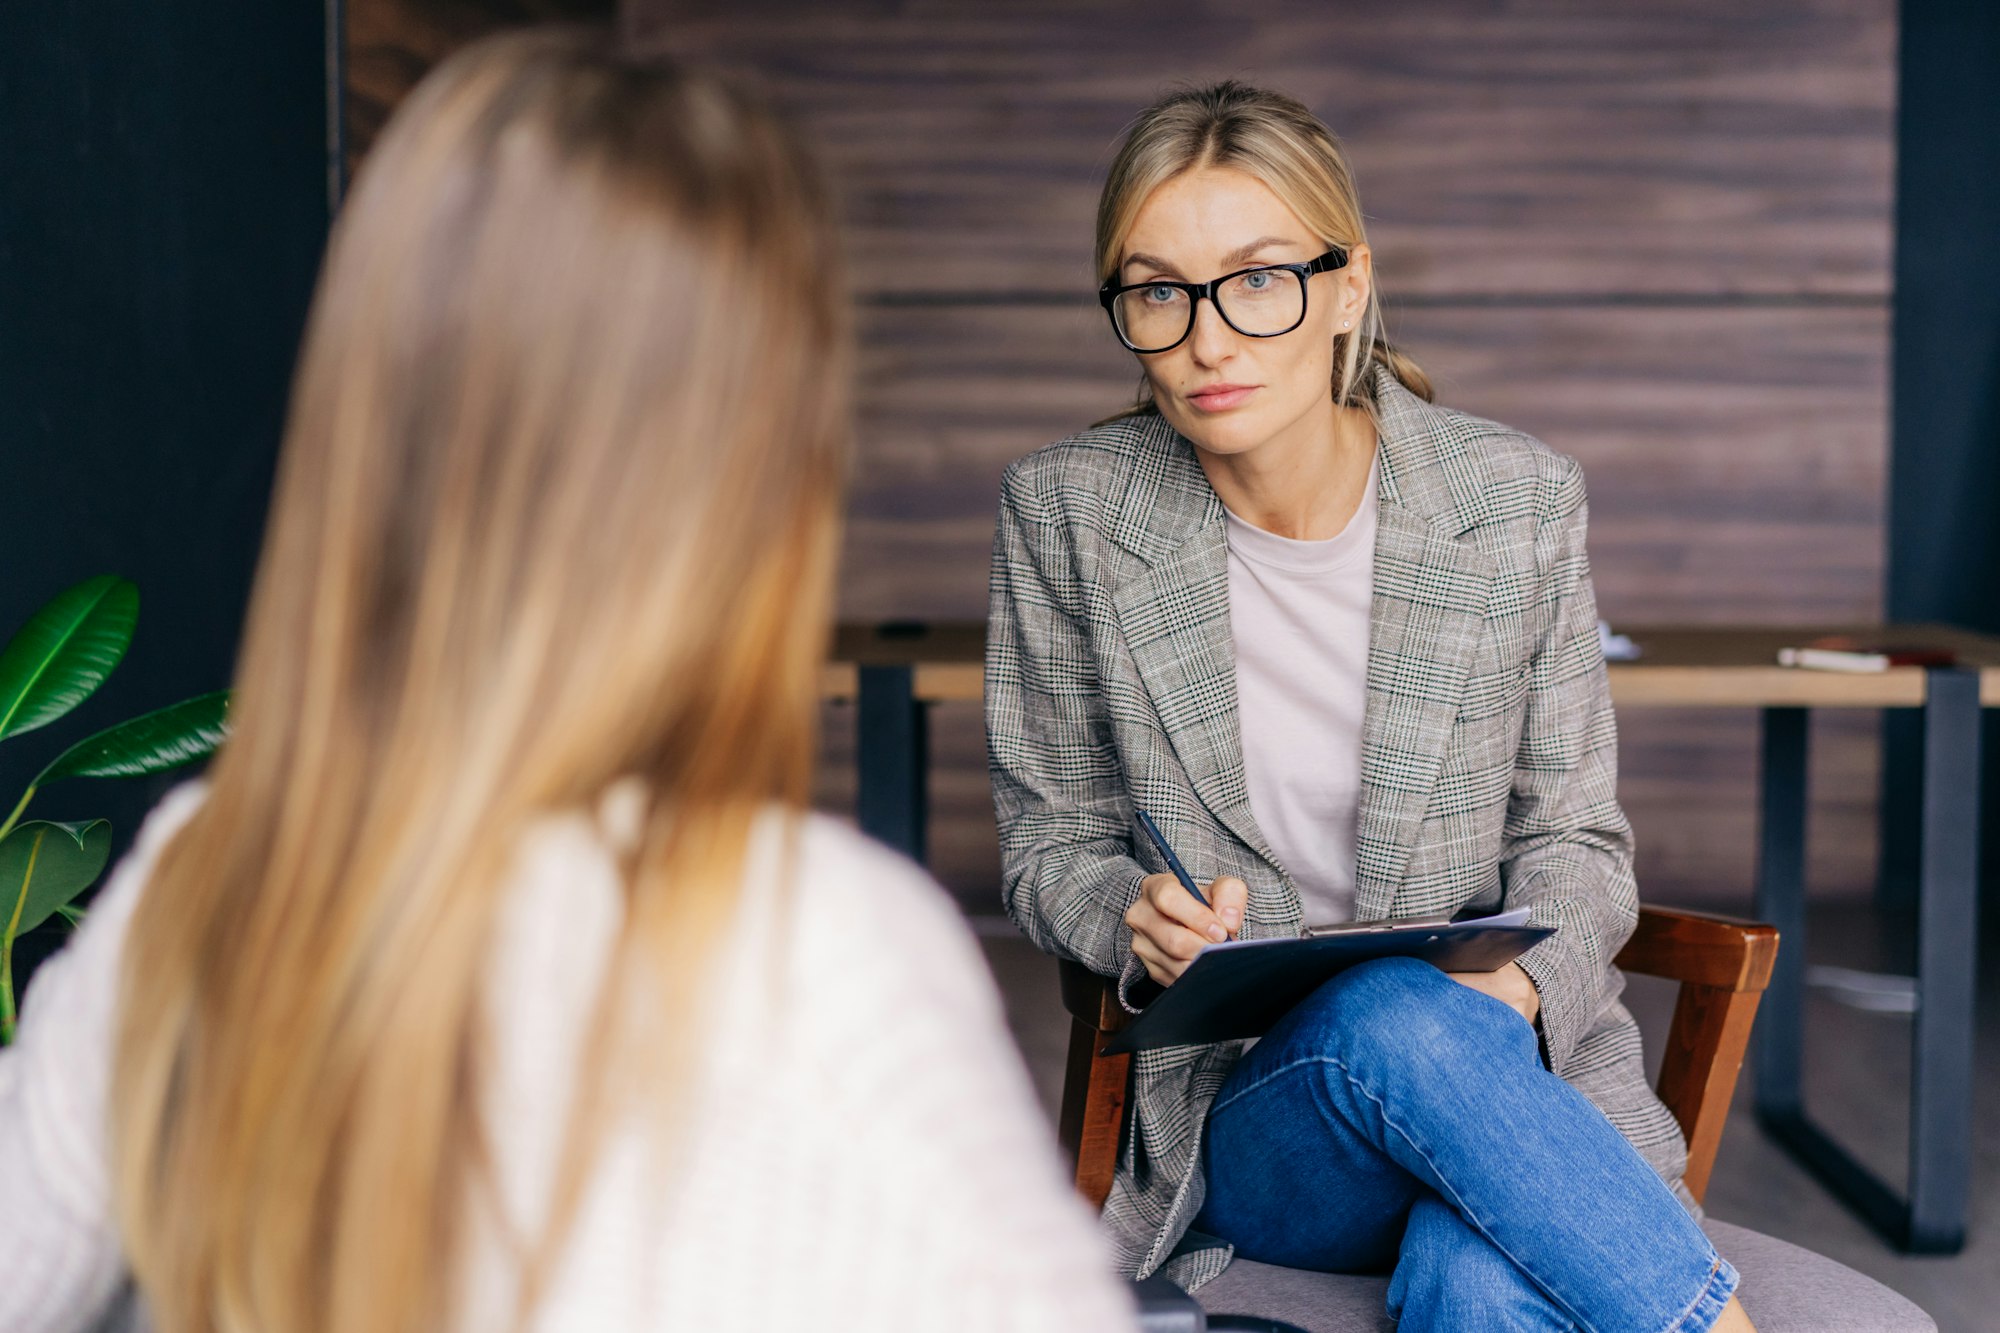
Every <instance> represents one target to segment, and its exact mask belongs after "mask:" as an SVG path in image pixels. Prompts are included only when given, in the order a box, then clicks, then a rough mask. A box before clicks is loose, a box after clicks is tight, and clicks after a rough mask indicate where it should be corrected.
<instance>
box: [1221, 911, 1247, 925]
mask: <svg viewBox="0 0 2000 1333" xmlns="http://www.w3.org/2000/svg"><path fill="white" fill-rule="evenodd" d="M1242 916H1243V913H1241V912H1239V911H1237V910H1236V909H1235V908H1234V907H1231V908H1227V909H1225V910H1224V911H1223V913H1222V919H1223V920H1224V921H1227V922H1228V923H1229V924H1230V925H1232V926H1233V925H1235V924H1236V923H1237V922H1238V921H1239V920H1241V919H1242Z"/></svg>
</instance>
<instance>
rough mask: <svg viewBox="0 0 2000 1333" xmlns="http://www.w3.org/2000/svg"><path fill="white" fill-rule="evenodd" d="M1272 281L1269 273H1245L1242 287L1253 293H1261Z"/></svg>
mask: <svg viewBox="0 0 2000 1333" xmlns="http://www.w3.org/2000/svg"><path fill="white" fill-rule="evenodd" d="M1272 281H1273V279H1272V277H1271V275H1270V274H1269V273H1246V274H1244V275H1243V285H1244V286H1245V287H1247V288H1249V289H1250V290H1251V291H1253V292H1261V291H1263V290H1264V289H1265V288H1266V287H1269V286H1270V285H1271V283H1272Z"/></svg>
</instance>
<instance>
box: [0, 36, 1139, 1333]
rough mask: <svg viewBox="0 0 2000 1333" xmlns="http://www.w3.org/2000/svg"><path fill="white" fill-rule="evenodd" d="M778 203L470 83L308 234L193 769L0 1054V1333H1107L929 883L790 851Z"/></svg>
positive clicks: (815, 399)
mask: <svg viewBox="0 0 2000 1333" xmlns="http://www.w3.org/2000/svg"><path fill="white" fill-rule="evenodd" d="M828 217H829V210H828V208H827V204H826V201H825V199H824V198H823V197H822V194H821V192H820V190H819V188H818V186H817V184H816V183H815V180H814V176H813V172H812V171H811V170H810V168H809V165H808V164H807V163H806V162H805V161H804V160H803V158H802V157H801V154H800V152H799V150H798V149H797V148H796V146H795V145H794V143H793V141H792V139H791V138H790V137H789V136H788V135H787V134H786V133H785V132H784V131H783V130H782V129H781V128H780V127H779V126H778V125H776V124H775V123H774V121H773V120H772V118H771V117H770V116H769V115H768V114H767V113H766V112H765V111H763V110H762V109H761V108H759V107H758V106H757V105H755V104H754V103H752V102H750V101H748V100H746V99H745V98H744V97H743V96H741V95H740V94H738V93H735V92H733V91H731V90H729V89H728V88H727V87H725V86H722V85H718V84H716V83H713V82H711V81H709V80H708V79H705V78H699V77H694V76H690V75H687V74H685V73H679V72H675V71H672V70H668V69H661V68H657V67H647V66H641V65H638V64H634V63H630V62H628V61H625V60H622V59H619V58H617V57H615V56H613V55H611V54H609V53H608V50H607V49H606V48H605V47H604V46H603V45H602V44H600V42H599V41H598V40H597V39H595V38H591V37H585V36H579V35H575V34H559V35H550V34H536V35H526V36H522V35H516V36H510V37H506V38H501V39H496V40H492V41H488V42H485V43H482V44H480V45H478V46H477V47H475V48H472V49H470V50H468V51H467V52H465V53H463V54H461V55H460V56H458V57H457V58H455V59H453V60H452V61H450V62H449V63H448V64H447V65H445V66H444V67H442V68H441V69H440V70H438V71H437V72H436V73H435V74H433V75H432V76H431V77H430V78H429V79H428V80H426V81H425V83H424V84H423V86H422V87H421V88H420V89H419V90H418V91H417V93H416V94H415V95H414V96H413V97H412V98H411V100H410V102H409V104H408V106H407V107H406V108H405V109H404V110H403V111H402V112H401V113H399V115H398V116H397V118H396V120H395V122H394V123H393V124H392V126H391V127H390V129H389V130H388V132H387V133H386V135H385V136H384V137H383V138H382V140H381V141H380V143H379V144H378V146H377V147H376V148H375V149H374V151H373V154H372V155H371V157H370V160H369V164H368V167H367V170H366V171H365V172H363V173H362V177H361V180H360V182H359V185H358V188H357V190H356V192H355V194H354V196H353V197H352V199H351V200H350V201H349V203H348V204H347V206H346V208H345V210H344V212H343V214H342V216H341V218H340V221H339V225H338V227H337V228H336V230H335V234H334V238H333V242H332V247H331V251H330V253H329V257H328V260H327V264H326V269H325V272H324V274H323V276H322V279H321V284H320V290H319V294H318V297H317V300H316V303H315V307H314V311H313V316H312V320H311V325H310V328H309V330H308V334H307V338H306V344H305V350H304V354H303V360H302V362H301V366H300V370H299V376H298V382H297V386H296V390H295V397H294V401H293V407H292V418H291V423H290V428H289V433H288V437H287V440H286V443H285V450H284V458H283V464H282V475H281V478H280V484H279V488H278V497H277V501H276V507H275V509H274V511H273V515H272V519H271V529H270V533H269V536H268V540H267V545H266V549H265V551H264V555H263V560H262V564H261V567H260V570H259V575H258V580H257V588H256V592H255V596H254V598H253V602H252V606H251V611H250V619H249V623H248V627H247V631H246V639H245V646H244V651H243V657H242V661H241V665H240V668H239V672H238V679H237V694H236V703H235V712H234V735H233V738H232V739H231V741H230V743H229V744H228V746H227V747H226V748H225V750H224V752H223V754H222V755H221V757H220V758H219V759H218V761H217V763H216V765H215V767H214V769H213V771H212V773H211V775H210V777H209V779H208V781H207V783H206V784H205V785H204V786H203V787H189V788H186V789H183V790H182V791H181V792H178V793H176V794H175V795H174V796H173V797H171V798H169V800H168V801H167V802H166V803H165V804H164V805H163V807H162V808H161V809H160V810H159V811H158V812H156V814H155V816H154V817H153V818H152V819H151V821H149V824H148V826H147V828H146V829H145V831H144V832H143V834H142V835H141V838H140V841H139V844H138V846H137V848H136V849H135V851H134V852H133V854H132V856H131V857H130V858H128V860H127V861H126V863H125V864H124V866H123V867H122V868H121V869H120V871H119V873H118V874H117V875H116V876H115V877H114V879H113V880H112V882H111V883H110V885H109V886H108V887H107V889H106V891H105V892H104V894H103V895H101V897H100V898H99V900H98V904H97V906H96V907H95V909H94V910H93V912H92V914H91V918H90V920H89V922H88V924H87V925H86V926H85V928H84V930H83V932H82V935H81V936H80V938H79V939H78V940H77V941H76V943H75V945H74V946H73V947H72V948H71V949H70V950H69V952H68V953H67V954H66V955H65V956H64V957H63V958H61V959H59V960H57V961H55V962H53V963H51V964H50V965H49V967H48V968H47V969H45V972H44V974H43V976H41V977H40V978H38V980H37V984H36V987H35V993H34V996H33V999H32V1001H31V1003H30V1005H29V1007H28V1009H27V1013H26V1021H25V1023H24V1026H23V1029H22V1038H21V1042H20V1044H19V1047H18V1048H17V1049H16V1050H14V1051H12V1052H10V1053H9V1054H8V1056H7V1057H6V1060H5V1061H4V1062H0V1123H4V1124H7V1125H9V1126H10V1127H12V1126H17V1125H18V1126H23V1127H24V1131H25V1132H11V1130H10V1132H9V1133H7V1134H5V1135H0V1195H4V1197H6V1198H7V1199H8V1201H9V1207H8V1211H7V1215H6V1218H5V1219H4V1220H0V1244H4V1245H5V1247H6V1250H7V1253H8V1255H9V1264H8V1268H9V1273H10V1276H9V1278H8V1279H7V1281H6V1282H4V1283H0V1327H5V1328H7V1329H9V1330H12V1331H13V1333H24V1330H31V1329H57V1328H71V1327H77V1326H79V1325H81V1324H83V1323H85V1322H86V1321H88V1320H90V1319H93V1318H95V1317H97V1315H98V1313H99V1312H101V1311H102V1310H103V1309H104V1308H105V1307H106V1306H107V1305H108V1304H109V1303H110V1302H111V1301H112V1300H113V1299H114V1296H115V1293H116V1291H117V1289H118V1287H119V1284H120V1278H121V1275H122V1274H123V1273H124V1272H125V1271H126V1270H127V1269H128V1268H129V1271H130V1272H131V1274H132V1275H133V1276H134V1278H135V1279H136V1283H137V1288H138V1291H139V1293H140V1296H141V1299H142V1300H143V1302H144V1304H145V1305H146V1306H147V1308H148V1310H149V1312H150V1315H151V1317H152V1320H153V1322H154V1324H155V1326H156V1327H157V1328H159V1329H160V1330H161V1331H162V1333H208V1331H209V1330H218V1331H223V1330H226V1331H228V1333H238V1331H239V1330H240V1331H244V1333H247V1331H248V1330H257V1331H258V1333H300V1331H311V1333H363V1331H364V1330H365V1331H366V1333H390V1331H393V1330H418V1329H433V1328H440V1327H457V1328H465V1329H482V1330H485V1329H495V1330H501V1329H508V1328H526V1327H537V1328H557V1327H563V1328H587V1329H592V1330H600V1329H601V1330H614V1329H634V1328H697V1327H698V1328H701V1329H704V1330H708V1329H717V1328H742V1329H758V1330H769V1329H783V1328H803V1327H856V1328H869V1329H882V1328H925V1329H934V1328H953V1329H977V1328H1001V1327H1005V1328H1036V1329H1056V1328H1070V1327H1075V1328H1090V1329H1093V1330H1095V1329H1103V1328H1109V1327H1117V1326H1119V1324H1120V1321H1121V1320H1125V1319H1127V1318H1128V1316H1127V1315H1126V1312H1125V1308H1126V1307H1125V1298H1124V1296H1123V1293H1122V1291H1121V1289H1120V1288H1118V1287H1117V1286H1116V1285H1115V1284H1114V1283H1113V1281H1112V1280H1111V1278H1110V1277H1109V1268H1108V1263H1107V1260H1106V1257H1105V1254H1104V1252H1103V1250H1102V1248H1101V1246H1100V1244H1099V1242H1098V1241H1097V1239H1096V1237H1095V1235H1094V1231H1093V1228H1092V1227H1091V1226H1090V1224H1089V1222H1088V1220H1087V1219H1086V1217H1085V1216H1084V1214H1083V1211H1082V1209H1081V1208H1080V1206H1079V1205H1077V1204H1076V1203H1075V1202H1073V1201H1072V1199H1071V1198H1069V1197H1067V1191H1066V1189H1065V1187H1064V1186H1063V1184H1062V1182H1061V1180H1060V1177H1059V1172H1058V1171H1057V1169H1056V1166H1055V1163H1054V1160H1053V1153H1052V1151H1051V1148H1050V1146H1049V1145H1048V1143H1047V1141H1046V1135H1045V1131H1044V1129H1043V1127H1042V1126H1041V1125H1040V1124H1039V1123H1038V1118H1037V1113H1036V1111H1035V1109H1034V1107H1033V1104H1032V1101H1031V1098H1030V1095H1029V1092H1028V1089H1027V1085H1026V1081H1025V1079H1024V1077H1023V1075H1022V1073H1021V1069H1020V1065H1019V1062H1018V1059H1017V1058H1016V1057H1015V1055H1014V1054H1013V1052H1012V1050H1011V1049H1010V1047H1009V1045H1008V1042H1007V1038H1006V1035H1005V1032H1004V1029H1003V1028H1002V1026H1001V1022H1000V1016H999V1012H998V1008H997V1005H996V1004H995V1002H994V998H993V995H992V993H991V989H990V987H989V985H988V983H987V981H986V975H985V972H984V969H983V966H982V964H981V961H980V958H979V956H978V954H977V952H976V950H975V949H974V948H973V946H972V945H971V943H970V941H969V939H968V937H967V935H966V933H965V931H964V930H963V929H962V927H961V926H960V925H959V924H958V923H957V921H956V920H955V919H954V916H953V913H952V911H951V909H950V908H949V907H948V906H947V904H946V903H945V902H944V901H943V899H942V898H941V896H940V895H939V893H938V892H937V890H936V888H935V886H934V885H933V884H931V883H930V882H929V881H928V880H926V879H925V878H924V876H923V875H922V874H921V873H920V872H919V871H917V870H916V869H914V868H913V867H911V866H909V865H907V864H905V863H903V862H901V861H898V860H896V859H894V858H892V857H891V856H889V855H888V854H886V853H882V852H879V851H876V850H873V849H871V847H870V846H869V845H867V844H866V843H864V842H863V841H862V840H861V839H860V838H859V837H858V836H857V835H855V834H852V833H850V832H847V831H845V830H844V829H842V828H841V827H839V826H837V825H835V824H833V823H830V822H827V821H824V820H820V819H816V818H813V817H810V816H807V815H805V814H804V813H803V809H804V805H805V799H806V792H807V783H808V777H809V773H810V768H811V757H812V738H813V735H814V732H815V729H816V718H817V683H818V672H819V667H820V656H821V651H822V645H823V643H824V641H825V638H826V625H827V619H828V614H829V601H830V586H829V584H830V578H829V572H830V570H831V569H832V567H833V563H834V551H835V537H836V527H837V514H838V505H839V497H840V490H841V480H842V472H843V454H844V450H845V437H846V429H847V427H846V407H847V404H846V394H847V370H846V367H847V354H846V330H845V318H844V315H843V311H842V301H841V295H840V293H841V281H840V275H839V273H838V269H837V264H836V256H835V253H834V246H833V241H832V230H831V224H830V222H829V221H828Z"/></svg>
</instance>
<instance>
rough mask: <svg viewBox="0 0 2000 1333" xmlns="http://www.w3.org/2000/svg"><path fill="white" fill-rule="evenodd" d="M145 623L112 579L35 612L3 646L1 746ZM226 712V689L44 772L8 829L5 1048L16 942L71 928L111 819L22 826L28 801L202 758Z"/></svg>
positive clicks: (60, 711)
mask: <svg viewBox="0 0 2000 1333" xmlns="http://www.w3.org/2000/svg"><path fill="white" fill-rule="evenodd" d="M138 621H139V590H138V589H137V588H136V587H134V586H133V585H132V584H131V583H130V582H128V581H127V580H125V579H121V578H116V577H113V576H110V575H103V576H100V577H98V578H93V579H87V580H85V581H84V582H82V583H79V584H77V585H76V586H75V587H74V588H71V589H69V590H68V591H67V592H64V593H62V594H61V595H59V596H57V597H56V598H55V599H54V600H53V601H51V602H50V603H49V604H48V605H47V606H44V607H43V608H42V609H41V610H39V611H37V612H36V613H35V614H34V615H33V616H32V617H31V618H30V619H29V620H28V623H27V624H25V625H23V626H22V627H21V629H20V631H19V632H18V633H16V634H15V635H14V637H13V638H12V639H11V640H9V641H8V643H7V646H6V648H5V649H4V650H0V741H4V740H7V739H9V738H11V737H14V736H19V735H21V734H23V733H25V732H30V731H33V730H35V729H36V728H38V727H45V726H47V725H48V724H49V723H51V722H54V721H55V720H56V719H57V718H60V717H63V716H64V715H66V714H67V713H69V711H70V710H71V709H73V708H75V707H76V706H77V705H78V704H80V703H82V702H83V701H84V700H85V699H88V698H89V697H90V696H91V695H92V694H93V693H95V692H96V690H97V687H98V686H100V685H102V684H103V683H104V682H105V680H106V678H108V677H109V676H110V675H111V673H112V671H113V670H114V669H116V667H117V666H118V663H119V662H120V661H121V660H122V659H123V658H124V656H125V650H126V648H128V647H129V646H130V645H131V642H132V631H133V629H134V628H135V627H136V626H137V624H138ZM228 709H229V692H228V691H227V690H219V691H217V692H215V693H213V694H204V695H200V696H198V697H196V698H193V699H187V700H184V701H182V702H180V703H177V704H174V705H172V706H171V707H167V708H162V709H159V710H158V711H156V712H151V713H144V714H141V715H140V716H138V717H135V718H133V719H132V720H131V721H129V722H122V723H120V724H119V725H117V726H115V727H111V728H109V729H107V730H105V731H100V732H98V733H97V734H96V735H94V736H89V737H86V738H85V739H83V740H80V741H78V742H77V743H76V744H74V745H72V746H70V747H69V748H68V749H67V750H64V751H63V752H62V753H61V754H59V755H57V756H56V757H55V758H54V759H52V760H50V761H49V763H48V764H46V765H45V766H43V768H42V770H41V772H40V773H38V774H36V776H35V779H34V781H32V782H30V783H29V784H28V787H27V790H25V791H23V792H22V793H21V798H20V800H18V801H16V802H15V803H14V808H13V810H12V812H11V813H9V814H8V816H7V818H6V820H5V822H3V823H0V1045H5V1044H7V1043H10V1042H12V1041H13V1039H14V941H15V940H16V939H18V938H19V937H20V936H21V935H23V934H26V933H27V932H28V931H30V930H33V929H34V928H35V927H36V926H38V925H40V924H41V923H42V922H44V921H46V920H48V919H49V918H50V917H52V916H57V915H61V916H64V917H67V918H68V919H69V920H70V921H71V923H72V924H73V923H74V922H75V921H76V920H77V918H78V911H77V908H76V899H77V897H78V896H79V895H80V894H82V893H83V891H84V890H85V889H87V888H89V887H90V886H91V885H92V884H94V883H96V882H97V877H98V876H99V875H101V874H103V873H104V866H105V862H106V861H108V860H109V859H110V856H111V825H110V824H108V823H106V822H105V821H104V820H102V819H92V820H86V821H83V822H80V823H56V822H52V821H49V820H41V819H31V820H26V821H24V820H23V819H22V818H21V816H22V815H23V814H25V813H26V812H27V809H28V803H29V802H30V801H32V800H34V798H35V793H37V792H38V791H40V790H41V789H42V788H43V787H46V786H47V785H49V784H50V783H52V782H60V781H62V780H63V779H65V778H130V777H140V776H143V775H145V774H148V773H163V772H165V771H167V770H168V769H173V768H179V767H181V766H182V765H183V764H191V763H194V762H196V761H197V760H201V759H205V758H207V757H208V756H209V755H210V754H212V753H214V751H215V747H216V746H217V745H218V744H220V743H221V741H222V738H223V735H224V731H225V719H226V717H227V714H228Z"/></svg>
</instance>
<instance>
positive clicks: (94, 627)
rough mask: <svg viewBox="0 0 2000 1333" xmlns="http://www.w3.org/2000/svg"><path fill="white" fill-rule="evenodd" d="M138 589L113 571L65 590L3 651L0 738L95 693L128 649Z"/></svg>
mask: <svg viewBox="0 0 2000 1333" xmlns="http://www.w3.org/2000/svg"><path fill="white" fill-rule="evenodd" d="M138 623H139V590H138V589H137V588H136V587H134V586H133V585H132V584H131V583H129V582H128V581H126V580H125V579H121V578H116V577H114V576H112V575H109V574H104V575H100V576H99V577H97V578H94V579H86V580H84V581H83V582H82V583H79V584H77V585H76V586H75V587H74V588H71V589H69V590H68V591H67V592H63V593H59V594H58V595H57V596H56V598H55V599H54V600H53V601H51V602H50V603H49V604H48V605H47V606H44V607H43V608H42V609H41V610H39V611H37V612H35V614H34V615H33V616H31V617H29V619H28V623H27V624H25V625H23V626H21V628H20V630H19V631H18V632H17V633H16V634H15V635H14V637H13V638H12V639H10V640H8V643H7V647H6V649H5V650H4V651H0V739H5V738H6V737H8V736H18V735H20V734H21V733H22V732H24V731H33V730H34V729H35V728H36V727H45V726H47V725H48V724H49V723H51V722H53V721H55V720H56V719H57V718H59V717H61V716H62V715H63V714H64V713H67V712H68V711H69V710H70V709H72V708H74V707H76V706H77V705H78V704H80V703H82V702H83V701H84V700H85V699H88V698H89V697H90V696H91V694H92V693H93V692H94V691H95V690H96V689H97V687H98V686H99V685H102V684H103V683H104V678H105V677H106V676H109V675H110V674H111V672H112V670H113V668H115V667H116V666H117V665H118V662H119V659H121V658H123V657H124V656H125V649H126V648H127V646H129V645H130V644H131V642H132V630H133V627H134V626H136V625H137V624H138Z"/></svg>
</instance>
